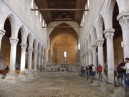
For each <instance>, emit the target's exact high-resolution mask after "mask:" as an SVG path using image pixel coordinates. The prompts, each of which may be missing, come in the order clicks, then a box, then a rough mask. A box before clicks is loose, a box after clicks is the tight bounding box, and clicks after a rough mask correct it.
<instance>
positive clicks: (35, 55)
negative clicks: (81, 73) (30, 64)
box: [34, 51, 38, 71]
mask: <svg viewBox="0 0 129 97" xmlns="http://www.w3.org/2000/svg"><path fill="white" fill-rule="evenodd" d="M37 53H38V52H37V51H34V71H37Z"/></svg>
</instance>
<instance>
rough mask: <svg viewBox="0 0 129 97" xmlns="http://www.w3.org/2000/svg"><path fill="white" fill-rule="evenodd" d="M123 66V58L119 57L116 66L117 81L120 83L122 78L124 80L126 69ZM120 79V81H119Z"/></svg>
mask: <svg viewBox="0 0 129 97" xmlns="http://www.w3.org/2000/svg"><path fill="white" fill-rule="evenodd" d="M124 66H125V62H124V59H123V58H121V60H120V63H119V64H118V65H117V67H116V71H117V73H118V74H117V78H118V81H119V82H120V83H121V84H122V80H125V76H126V71H125V70H124V69H123V68H122V67H124ZM120 79H121V81H120Z"/></svg>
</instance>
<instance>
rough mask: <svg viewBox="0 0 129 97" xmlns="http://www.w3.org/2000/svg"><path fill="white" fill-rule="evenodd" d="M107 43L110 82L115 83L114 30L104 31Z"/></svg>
mask: <svg viewBox="0 0 129 97" xmlns="http://www.w3.org/2000/svg"><path fill="white" fill-rule="evenodd" d="M104 33H105V37H106V40H107V41H106V42H107V64H108V82H109V83H114V47H113V36H114V29H107V30H105V31H104Z"/></svg>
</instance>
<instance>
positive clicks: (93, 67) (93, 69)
mask: <svg viewBox="0 0 129 97" xmlns="http://www.w3.org/2000/svg"><path fill="white" fill-rule="evenodd" d="M92 76H93V77H94V78H95V76H96V67H95V66H94V65H92Z"/></svg>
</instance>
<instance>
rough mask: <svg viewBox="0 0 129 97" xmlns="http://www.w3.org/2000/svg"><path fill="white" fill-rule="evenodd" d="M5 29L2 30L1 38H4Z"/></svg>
mask: <svg viewBox="0 0 129 97" xmlns="http://www.w3.org/2000/svg"><path fill="white" fill-rule="evenodd" d="M5 32H6V31H5V30H0V38H2V37H3V36H4V35H5Z"/></svg>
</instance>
